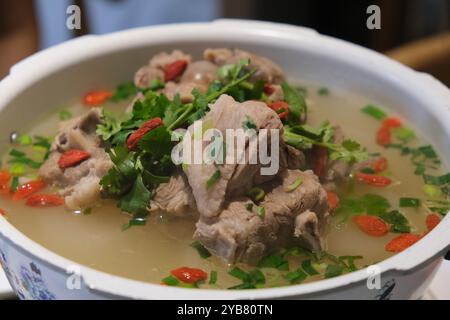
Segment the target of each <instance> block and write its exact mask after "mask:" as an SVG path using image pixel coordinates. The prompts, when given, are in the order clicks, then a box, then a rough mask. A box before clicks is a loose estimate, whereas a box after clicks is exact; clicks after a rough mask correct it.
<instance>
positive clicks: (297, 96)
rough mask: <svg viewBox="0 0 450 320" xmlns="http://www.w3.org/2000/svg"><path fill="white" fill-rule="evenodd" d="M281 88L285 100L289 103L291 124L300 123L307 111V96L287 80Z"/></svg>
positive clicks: (289, 121) (289, 120)
mask: <svg viewBox="0 0 450 320" xmlns="http://www.w3.org/2000/svg"><path fill="white" fill-rule="evenodd" d="M281 88H282V89H283V93H284V100H285V101H286V102H287V103H288V105H289V116H288V123H289V124H291V125H296V124H300V123H301V122H302V119H304V118H305V116H306V113H307V106H306V101H305V97H304V96H303V95H302V94H301V93H300V91H298V90H296V89H295V88H292V87H291V86H290V85H289V84H287V82H283V83H282V84H281Z"/></svg>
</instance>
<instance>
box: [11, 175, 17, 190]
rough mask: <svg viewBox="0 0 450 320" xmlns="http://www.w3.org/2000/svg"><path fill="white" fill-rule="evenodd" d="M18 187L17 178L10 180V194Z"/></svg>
mask: <svg viewBox="0 0 450 320" xmlns="http://www.w3.org/2000/svg"><path fill="white" fill-rule="evenodd" d="M18 187H19V177H13V178H12V180H11V192H13V193H14V192H16V191H17V188H18Z"/></svg>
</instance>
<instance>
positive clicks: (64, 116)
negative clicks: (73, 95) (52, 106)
mask: <svg viewBox="0 0 450 320" xmlns="http://www.w3.org/2000/svg"><path fill="white" fill-rule="evenodd" d="M70 118H72V113H70V111H67V110H62V111H60V112H59V120H61V121H64V120H69V119H70Z"/></svg>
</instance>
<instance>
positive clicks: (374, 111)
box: [362, 104, 387, 120]
mask: <svg viewBox="0 0 450 320" xmlns="http://www.w3.org/2000/svg"><path fill="white" fill-rule="evenodd" d="M362 112H364V113H366V114H368V115H369V116H371V117H373V118H375V119H377V120H383V119H386V117H387V115H386V113H385V112H384V111H383V110H381V109H380V108H379V107H377V106H374V105H372V104H369V105H367V106H366V107H364V108H363V109H362Z"/></svg>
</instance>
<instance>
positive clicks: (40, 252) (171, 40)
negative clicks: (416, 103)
mask: <svg viewBox="0 0 450 320" xmlns="http://www.w3.org/2000/svg"><path fill="white" fill-rule="evenodd" d="M212 38H214V39H223V40H231V41H232V40H235V39H236V38H239V39H240V40H243V41H246V42H248V43H257V44H258V43H259V44H261V43H263V42H265V41H271V42H270V43H272V44H273V45H274V46H283V47H288V46H289V47H290V46H293V47H295V46H302V45H305V43H309V44H315V45H320V46H321V47H322V48H323V52H321V54H326V55H332V56H336V57H339V59H342V60H345V61H349V59H350V58H349V57H346V56H345V55H348V54H349V53H351V59H352V60H351V61H350V62H351V63H352V64H354V65H355V66H357V67H359V68H363V69H367V68H368V66H367V61H370V65H371V69H372V70H373V69H378V68H376V66H382V68H383V70H389V71H390V72H386V73H387V75H384V76H385V77H386V78H388V79H389V81H393V82H395V83H396V84H399V85H400V84H402V83H403V84H404V85H405V84H408V85H411V89H410V90H414V89H416V90H419V88H420V90H421V92H422V93H423V94H425V95H426V96H427V98H428V99H429V100H430V102H429V107H428V111H429V112H430V113H432V114H433V116H435V117H436V118H437V119H438V121H440V122H441V123H444V122H443V121H445V120H447V121H448V120H450V90H449V89H448V88H447V87H446V86H444V85H443V84H441V83H440V82H439V81H437V80H436V79H434V78H432V77H431V76H429V75H426V74H423V73H418V72H415V71H413V70H411V69H409V68H408V67H406V66H403V65H401V64H399V63H397V62H395V61H393V60H391V59H389V58H387V57H385V56H383V55H381V54H379V53H376V52H374V51H371V50H369V49H366V48H363V47H360V46H357V45H355V44H351V43H348V42H345V41H343V40H339V39H335V38H331V37H328V36H324V35H320V34H318V33H317V32H316V31H314V30H311V29H308V28H303V27H297V26H291V25H286V24H279V23H272V22H262V21H247V20H232V19H221V20H216V21H213V22H206V23H182V24H170V25H162V26H152V27H144V28H138V29H131V30H127V31H121V32H116V33H112V34H106V35H100V36H98V35H89V36H84V37H80V38H77V39H74V40H70V41H68V42H65V43H63V44H60V45H58V46H55V47H52V48H49V49H46V50H44V51H41V52H39V53H37V54H35V55H33V56H31V57H29V58H27V59H25V60H24V61H22V62H20V63H18V64H16V65H15V66H14V67H13V68H12V69H11V72H10V74H9V75H8V76H7V77H6V78H5V79H4V80H2V81H1V82H0V112H1V111H2V109H3V108H4V107H5V106H6V105H8V103H10V102H11V101H12V100H13V99H14V98H15V97H16V96H17V95H18V94H20V92H22V91H23V90H26V89H27V87H29V86H30V85H32V84H33V83H35V82H36V81H38V80H39V78H43V77H45V76H47V75H50V74H53V73H55V72H59V71H61V70H63V69H64V68H65V67H67V66H69V65H73V64H76V63H77V62H80V61H83V60H85V59H89V58H93V57H98V56H102V55H106V54H108V53H112V52H115V51H119V50H121V49H127V48H130V47H140V46H151V45H152V44H159V43H164V44H167V45H171V44H176V43H177V42H180V41H196V40H197V41H199V40H207V39H212ZM302 43H303V44H302ZM327 49H328V50H330V51H329V52H328V50H327ZM372 72H376V71H372ZM446 112H447V113H446ZM443 128H444V132H443V134H445V135H446V136H447V137H449V138H450V128H446V127H445V126H443ZM447 160H448V159H447ZM449 161H450V160H449ZM446 228H450V217H448V216H447V217H445V218H444V219H443V222H442V223H441V224H439V225H438V226H437V227H436V228H435V229H434V230H433V231H432V232H431V233H430V234H428V235H427V236H425V237H424V238H423V239H422V240H421V241H419V242H418V243H417V244H415V245H414V246H412V247H411V248H409V249H407V250H405V251H403V252H401V253H399V254H397V255H395V256H393V257H390V258H388V259H386V260H383V261H382V262H380V263H379V264H377V266H378V267H379V268H380V271H381V272H382V273H386V272H389V271H394V272H398V273H401V274H406V273H409V272H412V271H413V270H415V269H416V268H419V267H421V266H423V265H424V264H426V263H428V262H430V261H432V260H434V259H436V258H437V257H439V256H442V254H443V252H444V251H445V250H448V249H449V248H450V233H446V230H445V229H446ZM0 234H1V235H2V236H3V237H4V238H6V239H8V240H10V241H11V242H12V243H13V244H14V245H15V246H17V247H19V248H21V249H22V250H24V251H26V252H29V253H31V254H32V255H34V256H36V257H37V258H38V259H39V260H41V261H43V262H45V263H46V264H49V265H52V266H55V267H57V268H59V269H61V270H64V271H67V270H68V268H69V267H70V266H73V265H77V266H80V269H81V276H82V278H83V282H84V284H85V285H86V287H88V288H89V289H91V290H93V291H95V292H99V293H101V294H103V295H105V294H109V295H113V296H119V297H127V298H137V299H149V298H150V299H206V300H210V299H267V298H286V297H294V296H301V295H314V294H317V293H319V292H331V291H334V290H341V289H342V288H343V287H349V286H352V285H355V284H357V283H360V282H361V281H364V280H365V279H366V278H367V277H368V276H369V274H368V273H367V269H362V270H359V271H356V272H352V273H349V274H345V275H342V276H340V277H336V278H333V279H326V280H320V281H317V282H312V283H306V284H301V285H293V286H288V287H279V288H266V289H254V290H244V291H230V290H211V289H196V290H192V289H183V288H174V287H167V286H161V285H157V284H152V283H147V282H141V281H136V280H131V279H127V278H123V277H119V276H115V275H112V274H108V273H105V272H102V271H98V270H94V269H92V268H89V267H85V266H82V265H79V264H77V263H76V262H74V261H71V260H69V259H66V258H64V257H62V256H60V255H58V254H56V253H54V252H52V251H50V250H49V249H46V248H45V247H43V246H41V245H40V244H38V243H36V242H34V241H33V240H31V239H29V238H28V237H27V236H26V235H25V234H22V233H21V232H20V231H19V230H18V229H16V228H15V227H14V226H12V225H11V224H10V223H9V222H8V221H7V220H6V219H5V218H4V217H1V218H0Z"/></svg>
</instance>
